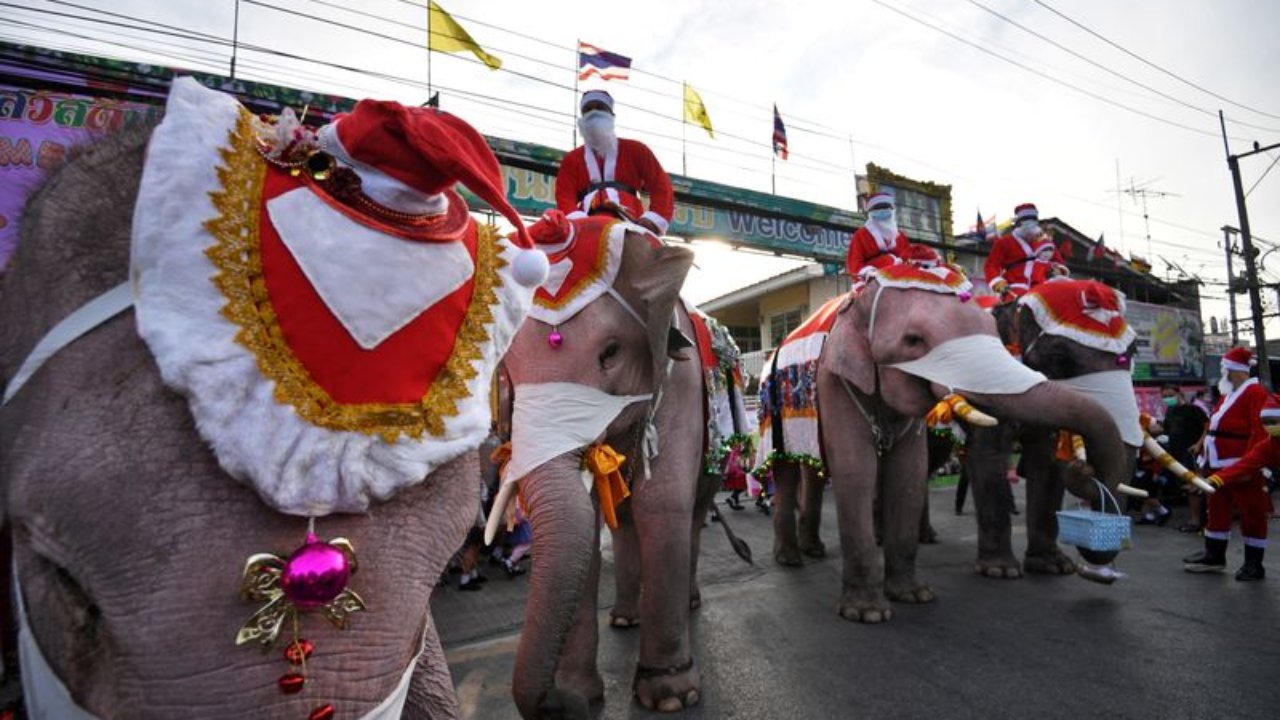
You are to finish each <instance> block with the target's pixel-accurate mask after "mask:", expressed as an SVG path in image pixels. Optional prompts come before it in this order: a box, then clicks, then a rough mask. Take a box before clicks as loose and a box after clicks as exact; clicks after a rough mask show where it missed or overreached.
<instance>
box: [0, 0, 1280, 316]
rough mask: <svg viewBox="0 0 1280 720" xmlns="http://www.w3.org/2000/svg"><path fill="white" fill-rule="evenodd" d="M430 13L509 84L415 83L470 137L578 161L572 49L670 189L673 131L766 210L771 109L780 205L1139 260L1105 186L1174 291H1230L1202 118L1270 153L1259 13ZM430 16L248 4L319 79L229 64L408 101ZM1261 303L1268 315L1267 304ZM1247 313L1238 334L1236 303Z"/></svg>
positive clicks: (1265, 27)
mask: <svg viewBox="0 0 1280 720" xmlns="http://www.w3.org/2000/svg"><path fill="white" fill-rule="evenodd" d="M441 2H442V5H443V7H444V9H445V10H447V11H449V12H450V13H452V14H453V15H454V16H455V18H456V19H457V20H458V21H459V22H460V23H461V24H462V25H464V26H465V27H466V28H467V29H468V30H469V31H470V32H471V34H472V36H473V37H474V38H475V39H476V40H477V41H478V42H479V43H480V44H481V45H483V46H485V48H486V49H488V50H489V51H490V52H492V53H493V54H495V55H497V56H499V57H501V58H502V59H503V60H504V68H503V70H502V71H497V72H492V71H489V70H487V69H486V68H484V67H483V66H481V65H479V64H478V63H477V62H475V61H474V59H473V58H471V56H469V55H467V56H463V55H458V56H454V55H441V54H438V53H435V54H432V56H431V60H430V79H431V81H432V84H433V87H435V88H436V89H440V90H441V91H442V97H443V104H444V106H445V107H446V108H447V109H450V110H452V111H454V112H456V113H458V114H460V115H462V116H463V117H465V118H466V119H467V120H469V121H470V122H472V123H473V124H474V125H476V126H477V127H478V128H479V129H480V130H481V131H483V132H486V133H490V134H494V135H499V136H503V137H510V138H514V139H518V140H525V141H531V142H537V143H542V144H546V145H551V146H554V147H558V148H562V149H566V148H568V147H569V146H570V143H571V141H572V135H571V133H572V126H571V124H570V123H571V113H572V112H573V111H574V110H575V107H576V102H575V95H574V89H573V85H574V78H575V72H574V70H575V67H574V66H575V51H574V48H575V46H576V42H577V40H579V39H581V40H583V41H586V42H589V43H592V44H595V45H597V46H600V47H603V48H606V49H608V50H611V51H613V52H617V53H620V54H623V55H627V56H630V57H631V58H632V59H633V68H634V72H633V78H632V80H631V81H630V82H627V83H619V82H612V83H609V84H608V85H607V88H608V89H609V90H610V91H611V92H613V94H614V96H615V98H617V101H618V109H617V111H618V124H619V133H620V134H621V135H623V136H630V137H635V138H638V139H641V140H644V141H646V142H648V143H649V144H650V145H651V146H652V147H653V149H654V150H655V152H656V153H657V155H658V158H659V159H660V160H661V161H662V162H663V163H664V164H665V165H666V167H667V168H668V169H669V170H670V171H672V172H677V173H678V172H680V171H681V162H682V153H681V148H682V141H681V137H682V132H683V133H684V134H685V135H686V137H687V144H686V145H685V150H686V152H687V161H688V173H689V175H691V176H693V177H696V178H705V179H710V180H716V181H719V182H724V183H729V184H733V185H739V186H745V187H749V188H753V189H756V190H763V191H767V190H768V189H769V186H770V150H769V145H768V143H769V136H770V132H771V127H772V116H771V107H770V106H771V105H772V103H775V102H776V103H777V105H778V107H779V109H780V110H781V112H782V115H783V118H784V121H785V122H786V123H787V125H788V129H789V139H790V146H791V153H792V155H791V160H790V161H789V162H785V163H784V162H778V163H777V170H776V174H777V189H778V192H779V194H783V195H789V196H793V197H797V198H801V199H805V200H811V201H815V202H821V203H826V204H833V205H840V206H843V207H850V208H851V207H853V204H854V193H855V191H854V185H853V173H854V168H855V167H856V169H857V171H858V172H859V173H861V172H862V171H863V167H864V166H865V164H866V163H867V162H874V163H876V164H879V165H882V166H886V167H888V168H889V169H891V170H893V171H895V172H897V173H900V174H904V175H908V176H910V177H913V178H918V179H921V180H928V181H933V182H940V183H947V184H950V185H952V188H953V199H954V222H955V227H956V230H957V231H963V230H964V229H966V228H968V227H969V226H970V225H972V224H973V221H974V216H975V215H976V213H977V211H978V210H979V209H981V211H982V213H983V214H984V215H992V214H999V216H1000V217H1001V218H1007V217H1008V216H1009V215H1011V213H1012V209H1013V206H1014V205H1015V204H1017V203H1020V202H1027V201H1030V202H1035V203H1036V204H1037V205H1038V206H1039V207H1040V210H1041V213H1042V215H1045V216H1050V215H1056V216H1058V217H1061V218H1062V219H1064V220H1065V221H1067V222H1068V223H1070V224H1071V225H1073V226H1074V227H1076V228H1077V229H1079V230H1080V231H1082V232H1084V233H1085V234H1087V235H1089V236H1091V237H1097V236H1099V235H1101V234H1103V233H1105V236H1106V241H1107V244H1108V246H1110V247H1114V248H1118V249H1121V250H1123V251H1124V252H1126V253H1128V252H1134V253H1137V254H1140V255H1147V254H1148V242H1147V232H1148V230H1147V228H1148V224H1147V223H1144V220H1143V204H1142V200H1143V198H1142V197H1133V196H1131V195H1129V194H1123V193H1121V194H1118V193H1117V192H1116V191H1117V165H1118V169H1119V172H1118V175H1119V183H1120V184H1121V185H1122V186H1123V187H1124V188H1130V187H1131V186H1134V187H1137V188H1138V189H1139V190H1146V191H1148V195H1147V197H1146V198H1145V199H1146V210H1147V213H1148V215H1149V217H1150V221H1149V227H1150V237H1151V241H1150V253H1151V255H1153V256H1155V257H1153V258H1152V260H1154V261H1155V262H1156V267H1157V270H1158V271H1159V272H1161V273H1163V272H1164V270H1165V267H1166V266H1165V263H1163V262H1161V261H1160V258H1165V259H1167V260H1170V261H1172V262H1174V263H1177V264H1178V266H1180V267H1181V268H1183V269H1185V270H1186V271H1187V272H1190V273H1193V274H1196V275H1199V276H1200V277H1202V278H1203V279H1205V280H1206V281H1208V282H1210V283H1221V282H1223V281H1224V280H1225V275H1226V273H1225V262H1224V258H1223V253H1222V250H1221V249H1220V240H1221V232H1220V231H1219V228H1220V227H1221V226H1223V225H1224V224H1231V225H1236V224H1238V220H1237V215H1236V210H1235V204H1234V196H1233V194H1232V186H1231V176H1230V173H1229V172H1228V169H1227V164H1226V161H1225V157H1224V147H1223V139H1222V137H1221V134H1220V129H1219V124H1218V118H1217V111H1218V110H1219V109H1220V108H1221V109H1223V110H1225V111H1226V115H1227V119H1228V125H1227V130H1228V134H1229V135H1230V136H1231V137H1232V138H1233V139H1232V140H1231V147H1232V151H1233V152H1237V153H1239V152H1244V151H1247V150H1248V149H1250V144H1251V143H1252V142H1253V141H1255V140H1257V141H1259V142H1260V143H1261V144H1262V145H1269V144H1273V143H1276V142H1280V93H1277V92H1276V90H1277V88H1280V43H1277V42H1276V38H1275V31H1276V28H1277V27H1280V3H1276V2H1270V1H1268V0H1223V1H1222V2H1208V1H1207V0H1160V1H1155V0H1149V1H1147V2H1098V1H1094V2H1080V1H1078V0H1043V2H1037V1H1036V0H972V1H969V0H894V1H892V2H889V1H888V0H886V2H885V4H881V3H880V2H878V1H877V0H849V1H845V2H830V1H828V2H817V1H814V0H788V1H787V2H780V1H774V2H765V1H763V0H736V1H735V2H706V1H698V0H692V1H690V0H683V1H679V2H677V1H673V0H649V1H648V2H643V3H634V4H632V5H630V6H628V5H626V4H624V3H601V2H572V3H571V2H559V1H546V0H544V1H540V2H530V1H529V0H441ZM424 3H425V0H413V2H408V1H405V0H368V1H367V2H360V3H354V2H346V1H345V0H261V1H260V2H259V1H258V0H241V2H240V30H239V39H240V42H241V43H243V44H245V45H250V46H258V47H264V48H269V49H271V50H276V51H282V52H285V53H290V54H294V55H299V56H304V57H307V58H312V59H315V60H319V61H322V62H321V63H317V62H299V61H295V60H291V59H288V58H284V57H281V56H279V55H271V54H264V53H262V52H257V51H252V50H245V49H243V48H242V50H241V51H240V53H239V63H238V69H239V72H238V74H239V75H242V76H244V77H247V78H251V79H262V80H266V81H269V82H275V83H279V84H284V85H290V86H295V87H304V88H310V89H317V90H325V91H329V92H334V93H338V94H345V95H352V96H382V97H390V98H394V99H399V100H402V101H406V102H414V103H417V102H421V101H423V100H425V99H426V97H427V90H426V87H425V85H426V82H427V79H428V54H427V52H426V51H425V50H424V49H422V47H421V45H422V43H423V42H424V39H425V36H426V32H425V17H426V11H425V9H424V7H423V4H424ZM23 4H24V5H27V6H29V7H30V8H31V9H32V10H31V11H27V10H10V9H6V11H5V15H6V17H5V18H3V19H0V34H2V35H3V37H5V38H6V39H10V40H19V41H24V42H33V43H36V44H40V45H46V46H54V47H64V48H71V49H80V50H90V51H94V52H98V53H101V54H107V55H112V56H116V57H124V58H128V59H145V60H148V61H151V62H165V63H167V64H177V65H184V66H188V67H199V68H201V69H206V70H214V71H222V72H226V66H227V59H228V56H229V49H228V48H226V47H225V46H223V45H219V44H214V43H203V42H196V41H194V40H191V39H184V38H181V37H174V36H171V35H170V36H166V35H157V34H148V33H145V32H141V31H138V30H130V29H124V28H120V27H109V26H105V25H102V24H95V23H91V22H86V21H84V20H77V19H71V18H66V17H55V16H52V15H49V14H47V13H41V12H40V11H42V10H43V11H52V12H57V13H66V14H72V15H80V16H86V17H87V16H94V17H98V18H102V19H112V20H113V21H122V20H121V19H120V18H107V17H106V16H103V15H100V14H96V13H93V12H90V11H88V10H86V9H85V8H101V9H106V10H109V11H110V12H114V13H119V14H121V15H126V16H132V17H135V18H138V19H141V20H146V21H150V22H154V23H162V24H165V25H169V26H172V27H171V28H169V29H168V30H167V32H173V33H178V34H182V32H180V31H184V32H191V33H205V34H208V35H212V36H216V37H217V38H221V39H230V37H231V35H232V30H233V22H234V10H235V4H236V3H235V2H234V0H201V1H199V2H196V1H194V0H188V1H186V2H179V1H178V0H153V1H151V2H143V1H142V0H112V1H110V2H107V1H104V0H76V1H75V2H74V3H72V2H61V1H59V2H52V1H50V0H25V2H24V3H23ZM268 6H276V7H279V8H287V9H289V10H293V11H296V12H300V13H305V14H308V15H313V16H316V17H319V18H324V19H327V20H330V21H337V22H340V23H344V24H348V25H352V26H355V27H357V28H361V29H365V30H372V31H374V32H377V33H380V34H382V35H386V36H390V37H391V38H395V39H388V38H379V37H374V36H371V35H369V34H366V33H361V32H358V31H356V30H351V29H344V28H341V27H337V26H335V25H332V24H328V23H325V22H321V21H317V20H313V19H308V18H304V17H300V16H297V15H290V14H288V13H285V12H281V11H279V10H276V9H272V8H270V7H268ZM984 7H986V8H989V9H990V10H991V11H992V12H988V10H985V9H983V8H984ZM344 8H346V9H344ZM1050 8H1051V9H1050ZM351 10H355V11H357V12H352V11H351ZM1054 10H1056V11H1057V13H1060V14H1055V13H1054V12H1053V11H1054ZM359 12H363V13H368V14H369V15H372V16H374V17H368V16H364V15H361V14H358V13H359ZM994 13H999V14H1000V15H1003V16H1004V18H1003V19H1002V18H1001V17H998V16H997V15H996V14H994ZM904 14H905V15H904ZM907 15H910V16H913V17H914V18H916V20H913V19H911V18H909V17H907ZM1063 16H1065V17H1063ZM1071 21H1075V23H1078V25H1076V24H1073V23H1072V22H1071ZM15 23H28V24H35V25H42V26H47V27H53V28H56V29H57V30H58V32H57V33H49V32H44V31H40V30H37V29H34V28H32V27H30V26H24V25H20V24H15ZM923 23H927V24H929V25H933V26H935V28H936V29H935V28H930V27H927V26H926V25H925V24H923ZM132 24H137V23H136V21H133V22H132ZM1019 25H1021V26H1023V27H1025V28H1027V29H1029V30H1032V31H1034V32H1035V33H1038V34H1039V37H1037V36H1034V35H1032V34H1029V33H1028V32H1026V31H1024V30H1023V29H1020V28H1019V27H1018V26H1019ZM1080 26H1084V28H1087V29H1088V30H1090V31H1092V32H1093V33H1096V34H1097V35H1098V36H1101V37H1103V38H1106V39H1107V40H1110V41H1111V42H1113V43H1115V45H1116V46H1119V47H1116V46H1113V45H1109V44H1108V43H1107V42H1105V41H1104V40H1102V39H1099V37H1097V36H1095V35H1092V34H1090V33H1089V32H1087V31H1086V30H1085V29H1082V28H1081V27H1080ZM942 31H946V32H950V33H952V34H954V35H955V36H957V37H959V38H963V40H965V41H968V42H969V43H972V44H971V45H970V44H965V42H962V41H961V40H959V39H956V38H955V37H951V36H948V35H946V34H944V32H942ZM75 35H86V36H92V37H95V38H100V39H106V40H108V41H109V42H112V43H115V44H114V45H104V44H101V43H97V42H92V41H90V40H86V39H83V38H79V37H75ZM1055 44H1057V45H1061V46H1062V47H1061V48H1060V47H1056V46H1055ZM975 46H977V47H975ZM979 48H981V49H979ZM1063 48H1065V49H1063ZM983 50H986V51H988V52H983ZM1125 51H1128V53H1132V54H1133V55H1136V56H1140V57H1141V58H1143V59H1145V60H1146V61H1149V62H1150V63H1151V65H1148V64H1145V63H1144V62H1143V61H1142V60H1139V59H1136V58H1135V57H1133V56H1131V55H1129V54H1127V53H1126V52H1125ZM989 53H995V54H997V55H1000V56H1003V57H1005V58H1008V59H1009V60H1011V61H1013V62H1015V63H1018V64H1020V65H1022V66H1024V67H1019V66H1016V65H1014V64H1012V63H1010V62H1006V61H1005V60H1002V59H999V58H997V57H994V56H993V55H992V54H989ZM1071 53H1075V54H1076V55H1078V56H1079V57H1077V56H1075V55H1073V54H1071ZM322 63H330V64H332V65H340V66H345V67H349V68H354V69H356V70H358V71H361V72H358V73H357V72H350V71H347V70H342V69H339V68H335V67H332V66H331V65H325V64H322ZM1153 65H1154V66H1155V67H1153ZM1108 71H1110V72H1108ZM370 72H372V73H377V74H381V75H383V76H390V77H393V78H398V79H397V80H394V81H393V80H387V79H379V78H375V77H371V76H370V75H369V74H368V73H370ZM1174 75H1176V76H1178V77H1180V78H1182V80H1179V79H1177V78H1175V77H1173V76H1174ZM681 79H687V80H688V82H689V83H690V84H691V85H693V86H694V87H695V88H696V89H698V90H699V91H700V92H701V93H702V96H703V98H704V100H705V101H706V105H707V109H708V111H709V114H710V116H711V119H712V122H713V123H714V126H715V129H716V131H717V139H715V140H711V139H709V138H707V137H706V134H705V133H704V132H703V131H702V130H701V129H700V128H697V127H693V126H689V127H682V125H681V123H680V121H679V118H680V112H681V104H680V85H679V81H680V80H681ZM1183 80H1185V81H1186V82H1183ZM1131 81H1136V82H1137V83H1141V84H1143V85H1146V86H1149V88H1150V89H1145V88H1142V87H1139V86H1138V85H1136V84H1134V82H1131ZM1188 83H1190V84H1188ZM1068 84H1069V85H1072V86H1075V87H1076V88H1078V90H1077V89H1072V88H1071V87H1068V86H1067V85H1068ZM1192 84H1194V85H1198V86H1199V88H1196V87H1193V86H1192ZM1157 93H1163V94H1164V95H1167V96H1168V97H1161V96H1160V95H1158V94H1157ZM1215 95H1216V96H1215ZM1119 105H1123V106H1126V107H1119ZM1126 108H1127V109H1126ZM1140 113H1141V114H1140ZM1178 126H1182V127H1178ZM1277 158H1280V153H1278V152H1276V151H1271V152H1270V153H1264V154H1260V155H1256V156H1253V157H1250V158H1246V159H1244V160H1242V167H1243V171H1244V172H1243V177H1244V187H1245V188H1246V189H1251V192H1250V194H1249V197H1248V206H1249V212H1250V220H1251V225H1252V229H1253V232H1254V234H1255V235H1256V236H1259V237H1261V238H1264V239H1266V240H1270V241H1275V242H1277V243H1280V170H1272V171H1271V172H1270V174H1266V175H1265V176H1264V173H1266V172H1267V171H1268V170H1269V169H1270V168H1271V167H1272V166H1273V163H1274V162H1275V160H1276V159H1277ZM1267 249H1269V246H1266V245H1263V246H1262V250H1263V251H1264V252H1265V251H1266V250H1267ZM699 256H700V257H699V265H700V269H699V270H697V271H695V272H694V274H693V276H691V279H690V282H689V284H688V285H687V287H686V294H687V295H688V296H689V297H691V298H692V299H694V300H704V299H707V298H710V297H714V296H717V295H720V294H723V293H724V292H727V291H728V290H731V289H733V288H735V287H738V286H740V285H742V284H745V283H748V282H751V281H754V280H758V279H761V278H763V277H765V276H767V275H770V274H773V273H776V272H780V271H782V270H785V269H787V268H788V267H792V266H793V265H792V264H788V263H786V262H784V261H779V260H775V259H771V258H768V259H766V258H760V257H757V256H750V255H747V254H744V253H734V254H731V253H729V252H728V251H724V250H717V251H711V250H700V251H699ZM1264 265H1265V268H1266V270H1267V273H1266V276H1267V279H1269V280H1277V279H1280V253H1273V254H1271V255H1268V256H1266V258H1265V261H1264ZM1203 291H1204V295H1205V297H1206V303H1205V311H1206V315H1209V314H1212V315H1217V316H1219V317H1223V316H1225V315H1226V310H1225V304H1224V303H1223V302H1222V301H1221V298H1224V297H1225V293H1224V288H1223V287H1222V286H1221V285H1220V284H1210V285H1208V286H1206V287H1205V288H1204V289H1203ZM1268 300H1269V302H1270V307H1271V308H1272V309H1273V310H1274V308H1275V307H1276V303H1275V296H1274V295H1270V296H1269V298H1268ZM1241 308H1242V313H1244V314H1247V304H1242V305H1241Z"/></svg>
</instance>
